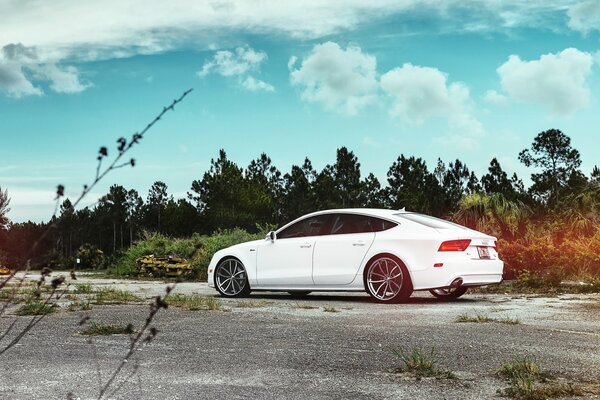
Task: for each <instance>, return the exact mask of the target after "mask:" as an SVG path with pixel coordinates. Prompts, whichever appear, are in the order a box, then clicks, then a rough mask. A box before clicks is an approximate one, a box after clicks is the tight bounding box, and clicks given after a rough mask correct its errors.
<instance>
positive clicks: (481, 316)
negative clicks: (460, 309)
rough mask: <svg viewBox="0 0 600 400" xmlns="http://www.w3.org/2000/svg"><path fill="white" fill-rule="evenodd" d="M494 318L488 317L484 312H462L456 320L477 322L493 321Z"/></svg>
mask: <svg viewBox="0 0 600 400" xmlns="http://www.w3.org/2000/svg"><path fill="white" fill-rule="evenodd" d="M493 321H494V319H493V318H490V317H488V316H487V315H484V314H477V315H475V316H473V315H469V314H460V315H459V316H458V317H456V319H455V320H454V322H475V323H485V322H493Z"/></svg>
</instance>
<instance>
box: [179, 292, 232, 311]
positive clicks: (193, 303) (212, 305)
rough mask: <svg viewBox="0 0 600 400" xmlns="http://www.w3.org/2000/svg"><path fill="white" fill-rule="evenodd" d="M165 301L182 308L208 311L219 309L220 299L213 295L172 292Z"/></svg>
mask: <svg viewBox="0 0 600 400" xmlns="http://www.w3.org/2000/svg"><path fill="white" fill-rule="evenodd" d="M167 302H168V303H169V304H170V305H172V306H174V307H180V308H183V309H184V310H189V311H197V310H208V311H221V310H222V307H221V301H220V300H219V299H217V298H215V297H206V296H199V295H197V294H192V295H187V294H179V293H178V294H174V295H171V296H170V297H169V298H168V300H167Z"/></svg>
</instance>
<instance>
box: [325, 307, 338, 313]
mask: <svg viewBox="0 0 600 400" xmlns="http://www.w3.org/2000/svg"><path fill="white" fill-rule="evenodd" d="M323 311H324V312H329V313H339V312H341V311H340V310H338V309H337V308H335V307H333V306H325V307H323Z"/></svg>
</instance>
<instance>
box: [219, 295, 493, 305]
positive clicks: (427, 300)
mask: <svg viewBox="0 0 600 400" xmlns="http://www.w3.org/2000/svg"><path fill="white" fill-rule="evenodd" d="M426 296H427V295H425V294H423V295H419V296H413V297H410V298H409V299H407V300H405V301H402V302H400V303H397V304H435V303H445V304H472V303H479V302H483V301H485V300H484V299H481V298H470V297H467V298H459V299H455V300H451V301H448V300H440V299H437V298H435V297H433V296H431V297H426ZM217 297H219V296H218V295H217ZM247 298H248V299H260V300H282V301H318V302H321V301H322V302H328V303H332V302H337V303H362V304H368V303H372V304H379V303H378V302H376V301H375V300H374V299H373V298H371V297H370V296H369V295H367V294H366V293H365V294H359V293H356V294H352V295H348V294H339V295H337V294H332V293H331V292H329V293H327V294H319V293H315V294H309V295H307V296H292V295H290V294H287V293H280V292H252V293H251V294H250V295H249V296H248V297H247Z"/></svg>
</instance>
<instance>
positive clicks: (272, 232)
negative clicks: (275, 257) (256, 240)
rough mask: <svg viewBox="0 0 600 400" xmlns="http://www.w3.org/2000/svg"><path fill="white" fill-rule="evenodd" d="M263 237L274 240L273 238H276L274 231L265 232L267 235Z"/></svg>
mask: <svg viewBox="0 0 600 400" xmlns="http://www.w3.org/2000/svg"><path fill="white" fill-rule="evenodd" d="M265 239H266V240H270V241H271V242H274V241H275V239H277V234H275V231H270V232H269V233H267V237H266V238H265Z"/></svg>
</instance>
